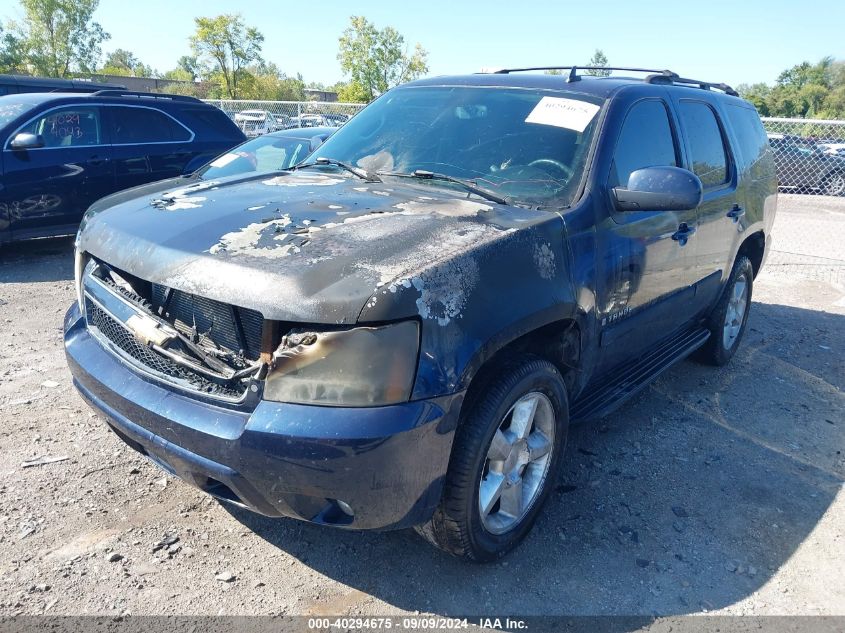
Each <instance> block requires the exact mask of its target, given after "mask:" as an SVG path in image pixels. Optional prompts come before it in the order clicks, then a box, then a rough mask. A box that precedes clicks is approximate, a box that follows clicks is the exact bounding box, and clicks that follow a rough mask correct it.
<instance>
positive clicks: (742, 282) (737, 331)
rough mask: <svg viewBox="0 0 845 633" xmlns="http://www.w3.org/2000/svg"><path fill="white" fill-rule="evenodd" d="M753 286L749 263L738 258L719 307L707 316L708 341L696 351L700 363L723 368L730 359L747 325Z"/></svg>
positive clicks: (751, 269)
mask: <svg viewBox="0 0 845 633" xmlns="http://www.w3.org/2000/svg"><path fill="white" fill-rule="evenodd" d="M753 284H754V268H753V267H752V266H751V261H750V260H749V259H748V258H747V257H740V258H739V259H738V260H737V261H736V263H735V264H734V267H733V270H732V271H731V277H730V279H729V280H728V285H727V286H726V287H725V290H724V292H723V294H722V296H721V297H720V299H719V303H717V304H716V307H715V308H714V309H713V313H712V314H711V315H710V319H709V321H708V324H707V326H708V329H709V330H710V338H709V339H707V342H706V343H705V344H704V346H703V347H702V348H701V349H700V350H699V352H698V354H697V357H698V359H699V360H701V361H703V362H705V363H707V364H709V365H716V366H722V365H724V364H726V363H727V362H728V361H729V360H730V359H731V358H732V357H733V355H734V353H735V352H736V350H737V348H738V347H739V342H740V341H741V340H742V335H743V334H744V333H745V326H746V324H747V323H748V312H749V310H750V308H751V290H752V287H753Z"/></svg>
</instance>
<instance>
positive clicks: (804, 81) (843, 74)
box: [737, 57, 845, 119]
mask: <svg viewBox="0 0 845 633" xmlns="http://www.w3.org/2000/svg"><path fill="white" fill-rule="evenodd" d="M737 91H738V92H739V93H740V95H742V96H743V97H744V98H745V99H747V100H748V101H750V102H751V103H753V104H754V106H755V107H756V108H757V110H758V111H759V112H760V114H762V115H763V116H775V117H800V118H823V119H838V118H842V117H845V61H839V60H835V59H833V58H832V57H823V58H822V59H821V60H819V61H818V62H817V63H815V64H811V63H810V62H807V61H805V62H801V63H800V64H796V65H795V66H793V67H792V68H788V69H786V70H784V71H783V72H782V73H781V74H780V75H778V78H777V80H776V81H775V83H774V85H773V86H768V85H766V84H762V83H757V84H753V85H751V86H749V85H748V84H740V85H739V86H738V87H737Z"/></svg>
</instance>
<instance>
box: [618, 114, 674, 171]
mask: <svg viewBox="0 0 845 633" xmlns="http://www.w3.org/2000/svg"><path fill="white" fill-rule="evenodd" d="M677 165H678V161H677V158H676V155H675V142H674V140H673V138H672V128H671V127H670V126H669V115H668V114H667V112H666V106H665V105H664V104H663V103H662V102H661V101H641V102H639V103H637V104H635V105H634V106H633V107H632V108H631V110H630V111H629V112H628V115H627V116H626V117H625V123H623V124H622V132H621V133H620V134H619V140H618V141H617V142H616V150H615V152H614V154H613V165H612V167H611V174H610V185H611V186H612V187H616V186H623V187H624V186H625V185H627V184H628V178H629V177H630V176H631V173H632V172H635V171H637V170H638V169H643V168H644V167H661V166H671V167H676V166H677Z"/></svg>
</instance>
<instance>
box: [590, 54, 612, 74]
mask: <svg viewBox="0 0 845 633" xmlns="http://www.w3.org/2000/svg"><path fill="white" fill-rule="evenodd" d="M587 65H588V66H607V56H606V55H605V54H604V51H602V50H601V49H600V48H597V49H596V52H595V53H593V56H592V57H591V58H590V61H589V62H587ZM586 73H587V74H588V75H592V76H593V77H610V73H611V71H609V70H604V69H601V70H599V69H596V70H593V69H590V70H587V71H586Z"/></svg>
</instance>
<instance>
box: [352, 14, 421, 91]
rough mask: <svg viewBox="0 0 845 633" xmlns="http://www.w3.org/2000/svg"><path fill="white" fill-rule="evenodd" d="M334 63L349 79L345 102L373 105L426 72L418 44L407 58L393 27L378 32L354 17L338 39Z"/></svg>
mask: <svg viewBox="0 0 845 633" xmlns="http://www.w3.org/2000/svg"><path fill="white" fill-rule="evenodd" d="M337 59H338V61H340V67H341V70H342V71H343V73H344V74H346V75H349V76H350V81H349V84H348V85H347V86H346V88H345V89H344V90H343V94H344V95H345V98H348V99H353V98H354V100H355V101H362V102H367V101H372V100H373V99H375V98H376V97H377V96H379V95H380V94H383V93H384V92H387V91H388V90H390V89H391V88H393V87H394V86H396V85H398V84H400V83H404V82H406V81H411V80H413V79H416V78H417V77H420V76H421V75H424V74H425V73H427V72H428V63H427V60H428V53H427V52H426V51H425V49H423V47H422V46H421V45H420V44H416V45H415V46H414V52H413V53H411V54H409V53H408V51H407V49H406V47H405V38H404V37H403V36H402V35H401V34H400V33H399V32H398V31H397V30H396V29H394V28H393V27H390V26H387V27H385V28H383V29H381V30H378V29H377V28H376V27H375V25H374V24H372V23H371V22H370V21H369V20H367V18H365V17H363V16H356V15H353V16H352V17H350V18H349V27H348V28H347V29H346V30H345V31H344V32H343V34H342V35H341V36H340V39H339V51H338V54H337Z"/></svg>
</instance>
